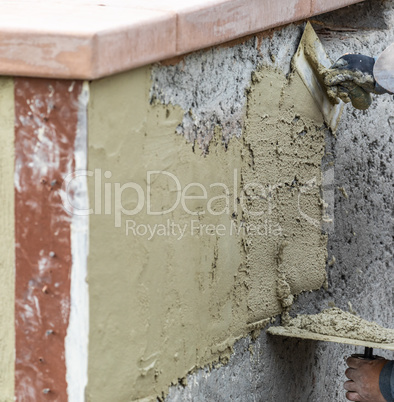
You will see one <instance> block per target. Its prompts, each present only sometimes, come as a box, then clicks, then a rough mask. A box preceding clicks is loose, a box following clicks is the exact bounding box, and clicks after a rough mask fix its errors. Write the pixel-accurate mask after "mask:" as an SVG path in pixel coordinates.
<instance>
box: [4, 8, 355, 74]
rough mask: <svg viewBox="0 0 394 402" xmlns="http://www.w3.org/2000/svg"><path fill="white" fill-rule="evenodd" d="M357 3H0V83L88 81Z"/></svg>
mask: <svg viewBox="0 0 394 402" xmlns="http://www.w3.org/2000/svg"><path fill="white" fill-rule="evenodd" d="M360 1H362V0H330V1H329V2H328V1H326V0H38V1H37V0H14V1H4V0H3V1H2V0H0V75H19V76H32V77H52V78H70V79H74V78H75V79H96V78H100V77H104V76H107V75H111V74H114V73H116V72H120V71H125V70H129V69H132V68H135V67H139V66H142V65H145V64H149V63H152V62H155V61H160V60H163V59H166V58H170V57H174V56H178V55H181V54H184V53H187V52H191V51H194V50H198V49H202V48H205V47H208V46H212V45H216V44H219V43H223V42H227V41H230V40H233V39H235V38H239V37H242V36H245V35H249V34H251V33H255V32H260V31H264V30H266V29H269V28H273V27H275V26H280V25H283V24H287V23H290V22H293V21H298V20H301V19H304V18H308V17H311V16H313V15H316V14H321V13H324V12H326V11H331V10H334V9H337V8H341V7H345V6H348V5H350V4H354V3H358V2H360Z"/></svg>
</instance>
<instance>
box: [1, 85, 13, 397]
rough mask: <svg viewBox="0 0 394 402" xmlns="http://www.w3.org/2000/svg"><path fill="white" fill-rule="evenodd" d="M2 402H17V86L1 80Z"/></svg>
mask: <svg viewBox="0 0 394 402" xmlns="http://www.w3.org/2000/svg"><path fill="white" fill-rule="evenodd" d="M0 127H1V130H0V143H1V147H0V200H1V208H0V228H1V239H0V356H1V359H0V401H1V402H8V401H13V400H14V374H15V372H14V364H15V324H14V301H15V297H14V292H15V287H14V282H15V252H14V250H15V230H14V225H15V214H14V83H13V80H12V79H11V78H1V79H0Z"/></svg>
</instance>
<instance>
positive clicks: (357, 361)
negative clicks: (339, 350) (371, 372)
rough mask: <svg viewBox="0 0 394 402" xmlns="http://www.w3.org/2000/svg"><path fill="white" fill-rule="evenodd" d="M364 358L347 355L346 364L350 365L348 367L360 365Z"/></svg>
mask: <svg viewBox="0 0 394 402" xmlns="http://www.w3.org/2000/svg"><path fill="white" fill-rule="evenodd" d="M364 361H365V360H362V359H359V358H358V357H351V356H350V357H348V358H347V359H346V364H347V365H348V366H349V367H350V368H358V367H360V366H361V365H362V364H363V362H364Z"/></svg>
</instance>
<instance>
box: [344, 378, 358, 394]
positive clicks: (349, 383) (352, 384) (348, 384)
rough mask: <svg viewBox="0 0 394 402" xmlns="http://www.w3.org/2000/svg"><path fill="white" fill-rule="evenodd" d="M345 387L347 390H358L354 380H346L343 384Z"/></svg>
mask: <svg viewBox="0 0 394 402" xmlns="http://www.w3.org/2000/svg"><path fill="white" fill-rule="evenodd" d="M343 388H345V389H346V391H350V392H356V391H357V385H356V383H355V382H354V381H351V380H350V381H346V382H345V383H344V384H343Z"/></svg>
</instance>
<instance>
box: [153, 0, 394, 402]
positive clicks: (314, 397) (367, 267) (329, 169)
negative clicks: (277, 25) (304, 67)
mask: <svg viewBox="0 0 394 402" xmlns="http://www.w3.org/2000/svg"><path fill="white" fill-rule="evenodd" d="M316 19H318V20H319V24H318V25H315V28H317V32H318V35H319V37H320V38H321V40H322V42H323V44H324V46H325V48H326V50H327V52H328V54H329V55H330V57H331V58H332V59H333V60H335V59H336V58H338V57H340V56H341V55H342V54H343V53H346V52H354V53H363V54H367V55H371V56H375V55H379V54H380V52H381V51H382V50H384V48H385V47H387V46H388V45H389V44H391V43H392V42H394V0H387V1H380V0H370V1H366V2H363V3H360V4H357V5H354V6H351V7H348V8H346V9H342V10H339V11H336V12H332V13H329V14H326V15H323V16H319V17H317V18H316ZM301 31H302V26H294V25H292V26H289V27H285V28H283V29H282V30H279V31H276V33H275V34H274V36H273V37H272V38H271V39H270V38H266V39H263V40H262V41H260V40H258V39H257V38H254V39H253V38H252V39H249V40H248V41H246V42H245V43H243V44H239V45H236V46H233V47H227V48H226V47H219V48H214V49H210V50H207V51H202V52H199V53H195V54H193V55H190V56H188V57H186V58H185V59H184V60H183V61H182V62H180V63H179V64H177V65H175V66H169V67H163V66H157V67H155V69H154V70H153V73H152V74H153V80H154V85H153V88H152V98H158V99H159V100H160V101H162V102H164V103H168V102H171V103H173V104H179V105H180V106H182V108H184V109H185V110H187V111H188V114H187V115H186V116H185V118H184V121H183V123H182V125H181V126H180V127H179V128H178V130H179V133H180V134H183V135H185V137H187V138H188V139H189V140H190V141H197V143H198V145H199V146H200V148H202V149H203V150H204V149H207V148H208V145H209V139H210V137H211V136H212V133H211V130H213V127H214V126H215V125H216V124H219V125H222V126H223V142H224V143H226V142H228V141H229V140H230V139H231V136H232V135H236V136H241V135H242V120H241V117H242V109H243V107H244V104H245V100H246V99H245V93H244V91H245V88H246V87H247V86H248V84H249V81H250V74H251V72H252V71H253V70H254V69H255V68H256V66H257V65H259V64H261V63H265V64H267V65H273V64H275V65H276V66H277V67H278V68H281V69H282V71H284V72H286V73H287V72H288V71H289V68H290V58H291V56H292V54H293V53H294V50H295V48H296V46H297V44H298V41H299V38H300V34H301ZM393 134H394V100H393V98H392V96H389V95H383V96H380V97H376V98H375V100H374V102H373V104H372V106H371V107H370V108H369V109H368V110H367V111H358V110H355V109H353V108H352V107H351V106H350V105H347V106H346V107H345V112H344V114H343V117H342V120H341V123H340V126H339V129H338V132H337V136H336V138H335V137H334V136H333V135H332V134H330V132H329V131H328V130H327V138H326V156H325V158H324V160H323V169H324V170H325V171H326V175H327V177H329V180H328V182H327V183H326V190H327V194H329V195H330V194H332V195H333V200H334V203H333V214H334V222H333V225H332V226H331V227H330V228H328V229H329V230H328V234H329V240H328V254H329V257H328V260H329V261H331V263H330V264H327V272H328V288H327V289H326V290H324V289H321V290H320V291H317V292H313V293H308V294H302V295H300V296H299V297H298V299H297V301H296V303H295V305H294V306H293V309H292V315H294V314H297V313H311V314H313V313H316V312H319V311H321V310H322V309H324V308H326V307H328V306H329V305H333V304H335V305H336V306H338V307H340V308H342V309H344V310H349V309H354V310H355V311H356V312H357V313H358V314H360V315H361V316H362V317H363V318H365V319H368V320H371V321H376V322H377V323H379V324H381V325H383V326H386V327H391V328H394V295H393V284H394V258H393V235H394V230H393V229H394V227H393V222H394V221H393V218H394V200H393V198H394V197H393V195H394V188H393V186H394V181H393V173H394V159H393V151H394V143H393V141H394V138H393V137H394V135H393ZM331 212H332V211H331ZM333 257H334V259H335V263H333V261H334V259H333ZM277 323H278V320H277ZM354 352H358V353H359V352H361V350H360V349H356V348H355V347H351V346H345V345H340V344H334V343H323V342H312V341H301V340H295V339H282V338H272V337H269V336H267V335H266V334H265V332H264V331H262V333H261V334H260V336H259V337H258V338H257V339H256V340H251V339H250V338H249V337H247V338H244V339H242V340H240V341H238V342H237V344H236V345H235V348H234V354H233V355H232V357H231V359H230V361H229V363H228V364H227V365H225V366H221V367H217V368H212V369H208V368H206V369H204V370H199V371H198V372H196V373H193V374H191V375H189V376H188V378H187V382H188V383H187V386H182V385H178V386H173V387H171V388H170V391H169V394H168V396H167V398H166V401H168V402H175V401H201V402H202V401H245V402H246V401H268V402H271V401H272V402H276V401H280V402H282V401H300V402H306V401H310V402H314V401H319V402H332V401H339V402H341V401H346V399H345V392H344V390H343V382H344V381H345V376H344V371H345V362H344V357H345V356H348V355H350V354H352V353H354ZM376 352H378V353H379V354H380V355H383V356H385V357H388V358H391V359H393V358H394V356H393V354H392V353H390V352H384V351H377V350H376Z"/></svg>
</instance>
